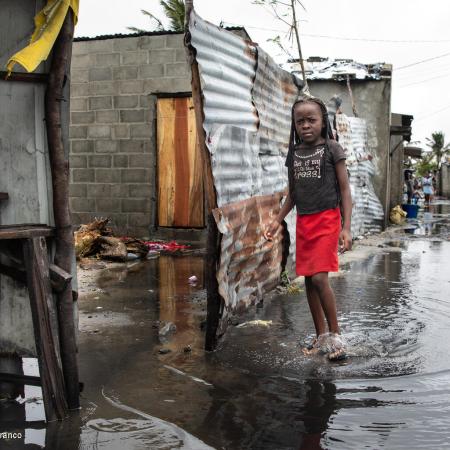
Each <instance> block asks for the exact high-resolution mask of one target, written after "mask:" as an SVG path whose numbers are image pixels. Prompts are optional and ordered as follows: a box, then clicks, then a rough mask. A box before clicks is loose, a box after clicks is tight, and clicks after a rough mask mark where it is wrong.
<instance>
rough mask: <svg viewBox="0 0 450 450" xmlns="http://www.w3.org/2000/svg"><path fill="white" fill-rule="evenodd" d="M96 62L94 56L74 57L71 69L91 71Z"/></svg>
mask: <svg viewBox="0 0 450 450" xmlns="http://www.w3.org/2000/svg"><path fill="white" fill-rule="evenodd" d="M94 61H95V57H94V55H91V54H85V55H73V56H72V60H71V67H72V69H71V70H73V69H89V68H90V67H92V66H93V63H94Z"/></svg>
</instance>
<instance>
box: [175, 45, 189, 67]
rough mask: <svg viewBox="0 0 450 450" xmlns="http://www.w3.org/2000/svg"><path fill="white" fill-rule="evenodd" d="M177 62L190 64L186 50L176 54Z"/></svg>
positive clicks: (178, 51)
mask: <svg viewBox="0 0 450 450" xmlns="http://www.w3.org/2000/svg"><path fill="white" fill-rule="evenodd" d="M175 62H184V63H186V64H187V63H188V59H187V55H186V50H184V49H182V50H177V51H176V52H175Z"/></svg>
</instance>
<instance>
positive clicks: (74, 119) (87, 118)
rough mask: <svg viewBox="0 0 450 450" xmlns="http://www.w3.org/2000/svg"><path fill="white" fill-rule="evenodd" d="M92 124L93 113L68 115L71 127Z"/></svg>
mask: <svg viewBox="0 0 450 450" xmlns="http://www.w3.org/2000/svg"><path fill="white" fill-rule="evenodd" d="M94 122H95V113H94V112H93V111H86V112H73V113H72V114H71V115H70V123H71V124H72V125H79V124H86V123H94Z"/></svg>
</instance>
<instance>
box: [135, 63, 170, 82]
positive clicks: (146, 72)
mask: <svg viewBox="0 0 450 450" xmlns="http://www.w3.org/2000/svg"><path fill="white" fill-rule="evenodd" d="M162 76H164V64H148V65H146V66H141V67H139V78H141V79H147V78H155V77H162Z"/></svg>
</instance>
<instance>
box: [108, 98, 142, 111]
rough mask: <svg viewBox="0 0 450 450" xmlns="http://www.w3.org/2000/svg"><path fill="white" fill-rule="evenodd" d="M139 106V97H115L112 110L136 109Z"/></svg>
mask: <svg viewBox="0 0 450 450" xmlns="http://www.w3.org/2000/svg"><path fill="white" fill-rule="evenodd" d="M138 104H139V95H116V96H115V97H114V108H116V109H118V108H136V107H137V106H138Z"/></svg>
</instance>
